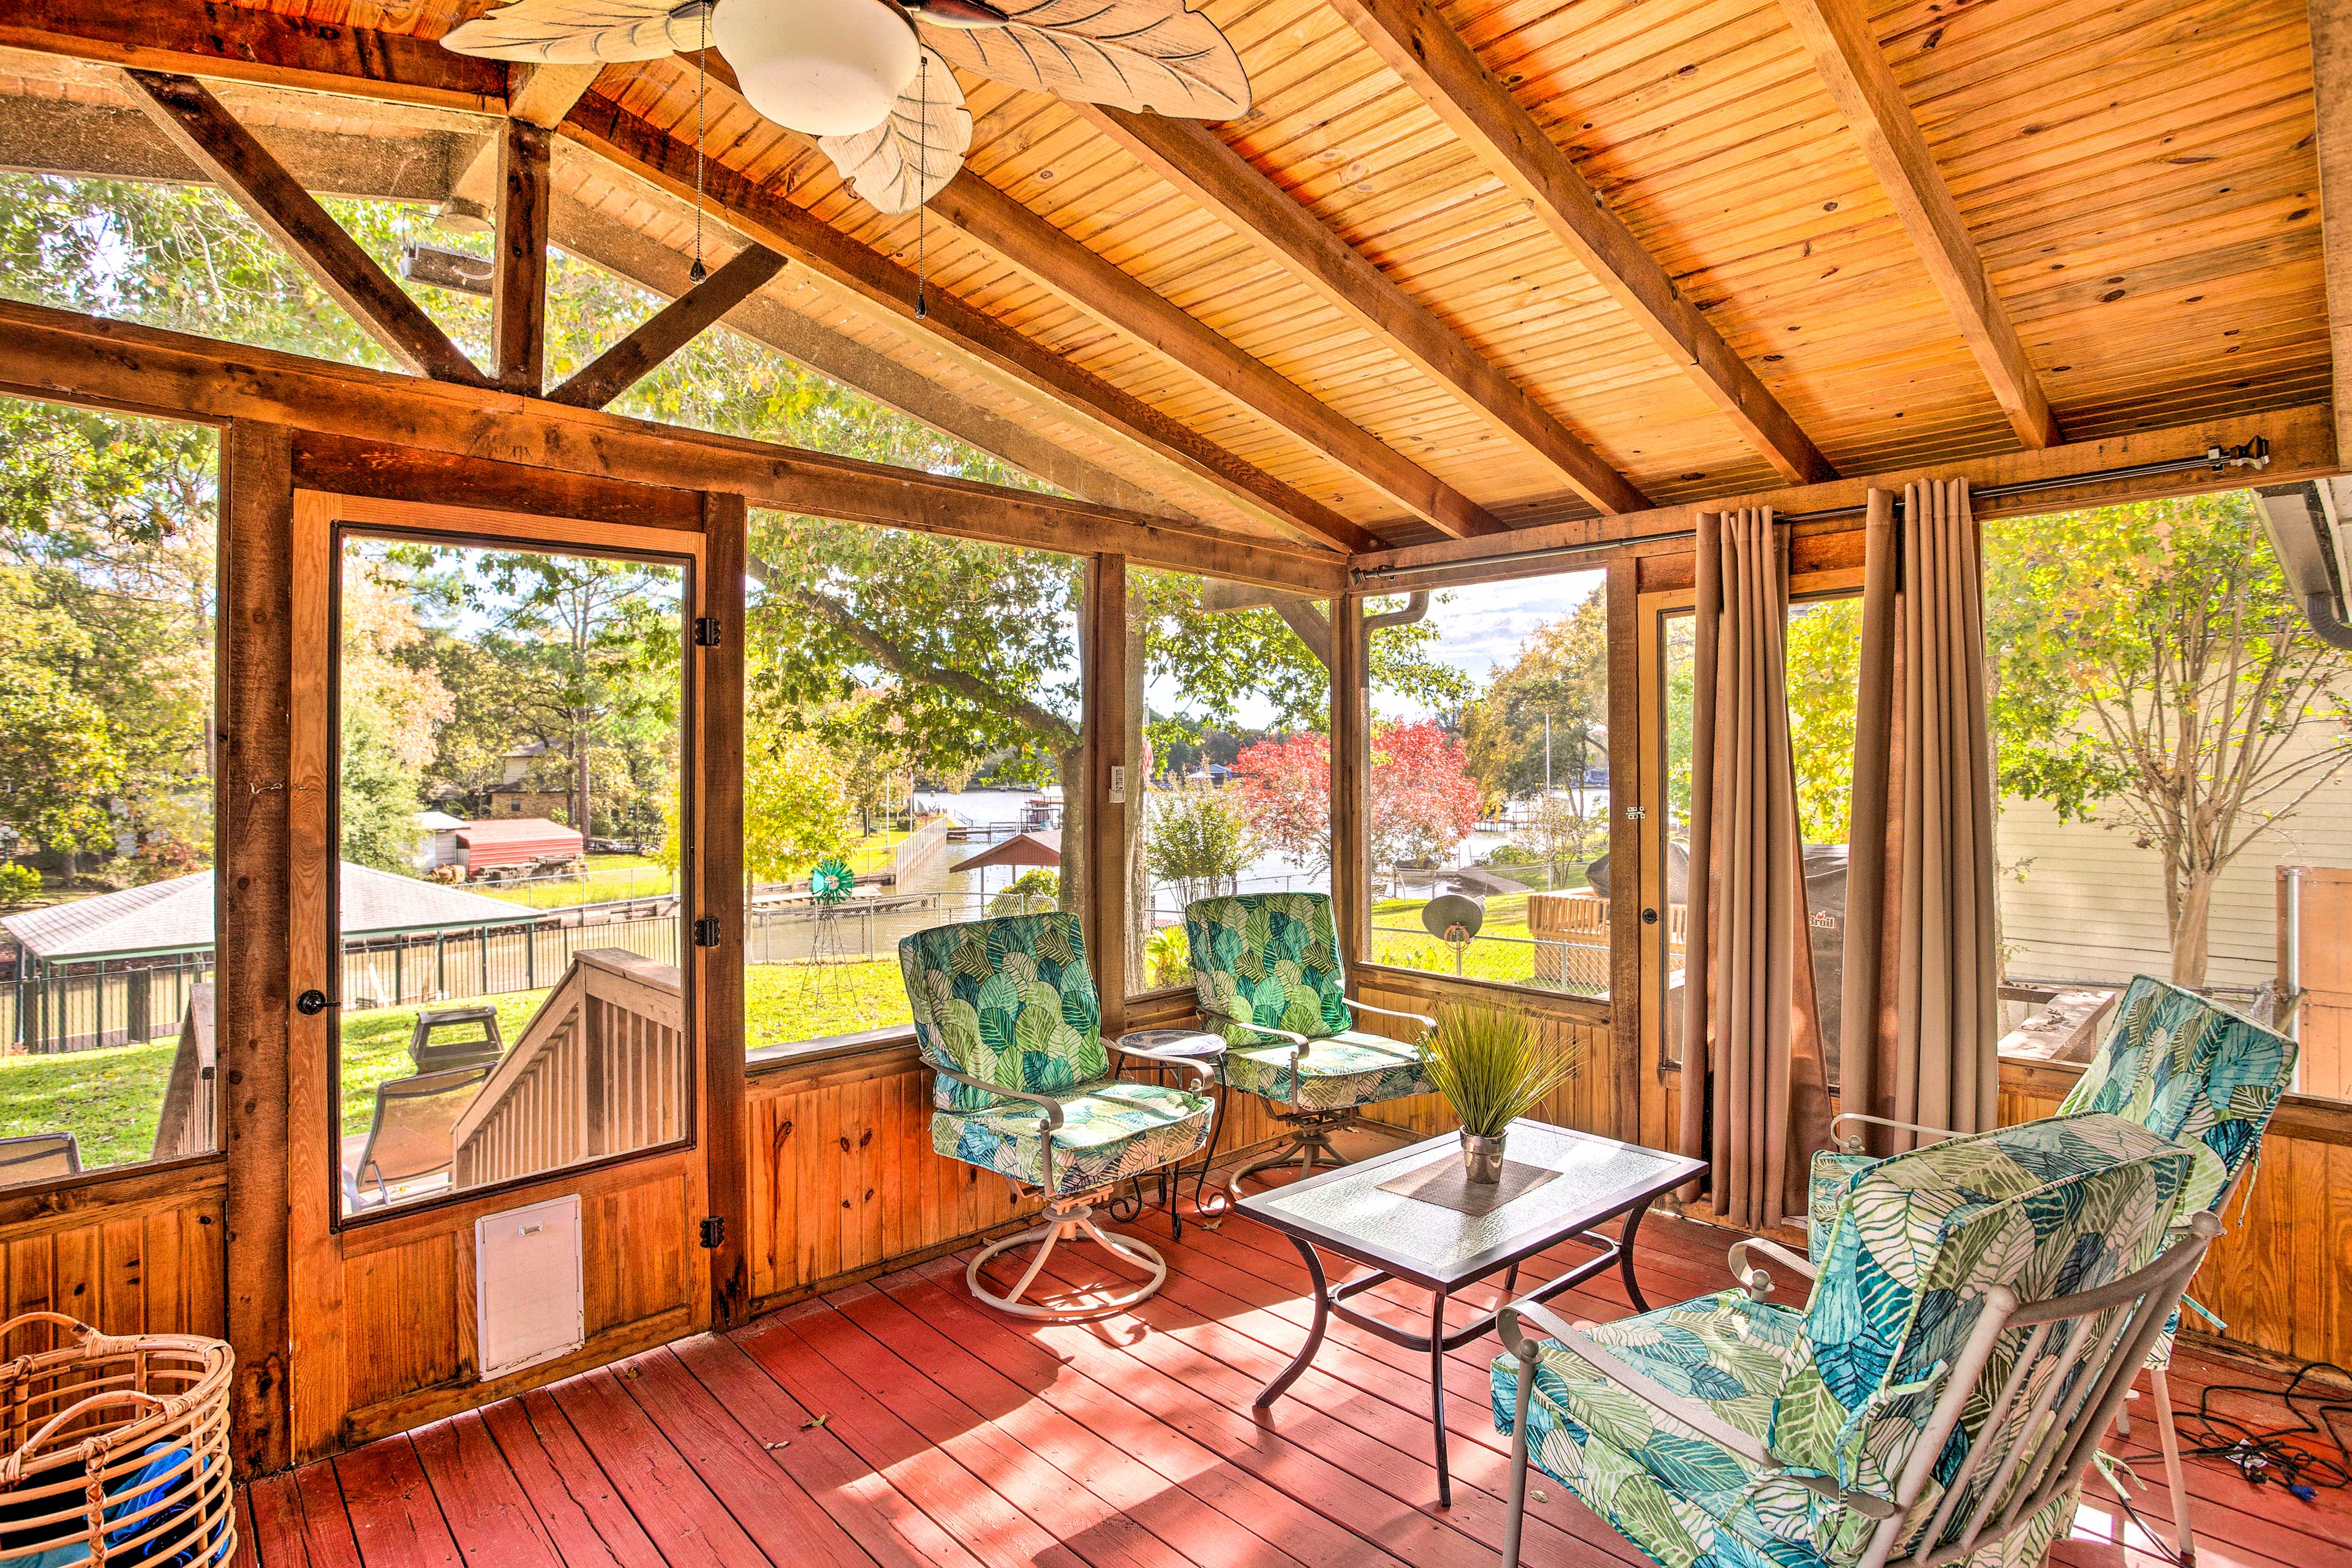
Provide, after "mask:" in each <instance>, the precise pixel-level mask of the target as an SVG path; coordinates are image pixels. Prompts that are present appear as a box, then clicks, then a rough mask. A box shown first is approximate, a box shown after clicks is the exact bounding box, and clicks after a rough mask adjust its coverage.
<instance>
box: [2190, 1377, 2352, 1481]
mask: <svg viewBox="0 0 2352 1568" xmlns="http://www.w3.org/2000/svg"><path fill="white" fill-rule="evenodd" d="M2319 1372H2332V1373H2335V1374H2336V1376H2337V1377H2339V1378H2342V1379H2344V1380H2345V1381H2346V1382H2347V1383H2352V1373H2347V1372H2346V1371H2345V1370H2344V1369H2343V1368H2342V1367H2340V1366H2338V1365H2336V1363H2334V1362H2326V1361H2315V1362H2306V1363H2304V1364H2303V1365H2302V1366H2301V1367H2300V1368H2298V1369H2297V1370H2296V1372H2295V1374H2294V1376H2293V1377H2291V1378H2289V1379H2288V1380H2287V1384H2286V1386H2285V1387H2284V1388H2265V1387H2263V1385H2262V1384H2249V1383H2217V1384H2211V1385H2210V1386H2208V1387H2207V1388H2206V1389H2205V1391H2204V1392H2203V1393H2202V1394H2200V1395H2199V1396H2198V1399H2197V1414H2196V1415H2194V1416H2193V1417H2190V1418H2189V1420H2184V1421H2182V1422H2181V1423H2180V1426H2181V1436H2182V1437H2183V1439H2184V1443H2183V1447H2182V1448H2181V1458H2198V1459H2219V1460H2221V1462H2222V1463H2224V1464H2226V1465H2230V1466H2231V1467H2233V1468H2236V1470H2237V1471H2238V1473H2239V1474H2240V1475H2242V1476H2244V1477H2245V1478H2246V1481H2247V1483H2248V1484H2249V1485H2252V1486H2257V1487H2260V1486H2271V1485H2277V1486H2282V1487H2284V1488H2285V1489H2287V1490H2288V1491H2289V1492H2291V1493H2293V1494H2294V1496H2296V1497H2298V1498H2301V1499H2302V1500H2304V1501H2305V1502H2309V1501H2311V1500H2313V1499H2314V1498H2315V1497H2316V1496H2317V1495H2318V1494H2319V1493H2320V1492H2321V1491H2323V1490H2328V1491H2335V1490H2340V1489H2344V1488H2346V1487H2352V1469H2347V1468H2346V1459H2345V1457H2344V1456H2345V1455H2347V1453H2352V1441H2347V1432H2352V1394H2338V1393H2336V1392H2335V1391H2334V1390H2332V1389H2323V1390H2322V1391H2320V1392H2316V1393H2305V1392H2303V1389H2304V1384H2305V1383H2306V1382H2308V1381H2311V1380H2312V1374H2313V1373H2319ZM2217 1395H2218V1396H2233V1397H2238V1398H2244V1399H2276V1400H2278V1401H2279V1402H2280V1403H2281V1404H2283V1405H2285V1406H2286V1413H2287V1415H2288V1416H2289V1417H2290V1420H2291V1424H2290V1425H2286V1426H2270V1427H2258V1426H2253V1425H2252V1424H2251V1423H2249V1422H2247V1421H2243V1420H2241V1419H2239V1418H2238V1417H2237V1416H2234V1415H2227V1414H2225V1413H2223V1412H2221V1411H2219V1410H2216V1409H2215V1408H2214V1407H2213V1401H2214V1399H2215V1397H2216V1396H2217ZM2298 1401H2300V1402H2301V1403H2298ZM2305 1406H2309V1409H2308V1412H2307V1413H2306V1411H2305ZM2190 1421H2193V1422H2194V1423H2195V1425H2194V1426H2191V1425H2190V1424H2189V1423H2190ZM2338 1422H2342V1423H2343V1425H2342V1426H2338V1425H2337V1423H2338ZM2303 1437H2316V1438H2323V1439H2325V1440H2326V1442H2327V1443H2328V1444H2330V1445H2332V1446H2333V1447H2335V1449H2336V1452H2335V1453H2334V1454H2333V1455H2330V1454H2326V1453H2322V1452H2320V1451H2318V1450H2317V1449H2316V1448H2315V1447H2312V1446H2310V1445H2309V1444H2306V1443H2302V1442H2298V1441H2296V1439H2297V1438H2303Z"/></svg>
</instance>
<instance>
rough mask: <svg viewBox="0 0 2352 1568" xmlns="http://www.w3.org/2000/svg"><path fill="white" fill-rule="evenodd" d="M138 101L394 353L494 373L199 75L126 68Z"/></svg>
mask: <svg viewBox="0 0 2352 1568" xmlns="http://www.w3.org/2000/svg"><path fill="white" fill-rule="evenodd" d="M123 76H124V78H125V79H127V80H128V81H129V82H130V84H131V98H132V101H134V102H136V103H137V104H138V105H139V106H140V107H141V108H142V109H144V110H147V112H148V114H149V116H150V117H151V118H152V120H153V121H155V123H156V124H157V125H158V126H160V127H162V129H163V134H164V135H165V136H167V137H169V138H170V139H171V141H172V142H173V145H174V146H176V147H178V148H179V150H180V151H181V152H182V153H184V154H186V156H187V157H188V159H189V160H190V161H191V162H193V163H194V164H195V165H196V166H197V167H198V168H200V169H202V170H204V171H205V174H208V175H210V176H211V177H212V179H213V181H214V183H215V184H218V185H219V186H220V187H221V189H222V190H224V191H226V193H228V195H230V196H232V197H234V198H235V199H236V204H237V205H239V206H241V207H243V208H244V209H245V210H246V211H247V213H248V214H250V215H251V216H252V218H253V221H254V222H256V223H257V224H259V225H260V226H261V227H262V229H263V231H264V232H265V233H267V234H268V235H269V236H270V237H272V238H274V239H276V240H277V241H278V243H279V244H280V245H283V246H284V247H286V249H287V251H288V253H289V255H291V256H292V257H293V258H294V259H295V260H296V261H298V262H299V263H300V264H301V266H302V269H303V270H304V271H306V272H308V273H310V276H311V277H312V278H313V279H316V280H317V282H318V285H319V287H320V288H321V289H325V290H326V291H327V292H328V294H330V295H331V296H332V297H333V299H334V300H335V302H336V303H337V304H339V305H341V306H342V307H343V309H345V310H349V311H350V312H351V313H352V316H354V317H355V318H357V320H358V321H359V322H360V324H361V325H362V326H363V327H365V328H366V329H367V330H368V331H370V332H371V333H373V335H374V336H375V338H376V340H377V341H378V342H382V343H383V346H384V347H385V349H386V350H388V351H389V352H390V353H391V354H392V356H393V357H394V359H397V360H398V361H400V363H403V364H404V365H406V366H407V367H408V368H409V369H411V370H413V371H416V372H418V373H420V374H425V375H430V376H432V377H434V378H435V379H436V380H440V381H455V382H463V383H467V384H473V385H480V384H483V383H484V382H485V381H486V380H487V379H488V378H487V377H485V376H484V375H483V374H482V373H481V372H480V371H478V370H477V369H475V368H474V363H473V362H472V361H471V360H469V359H467V357H466V356H465V355H464V354H463V353H459V352H458V349H457V344H455V343H453V342H450V341H449V337H448V334H447V333H446V332H444V331H442V330H441V329H440V328H439V327H437V326H436V325H434V323H433V319H432V318H431V317H430V316H427V315H426V314H425V310H424V307H423V306H421V305H419V304H417V302H416V301H415V300H412V299H410V298H409V296H408V293H407V291H406V290H405V289H402V288H401V286H400V285H399V284H398V283H397V282H395V281H394V279H392V278H391V277H390V276H388V275H387V274H386V273H385V272H384V270H383V268H381V267H378V266H377V265H376V264H375V260H374V258H372V257H371V256H369V255H368V253H367V252H366V251H364V250H362V249H361V248H360V244H359V241H357V240H355V239H353V238H352V237H351V236H350V235H349V234H348V233H346V232H345V231H344V229H343V226H342V225H341V224H339V223H337V222H336V221H335V220H334V218H333V217H332V216H330V215H329V214H328V212H327V209H326V208H324V207H322V206H320V205H319V203H318V199H317V198H316V197H314V196H312V195H310V192H308V191H306V190H304V189H303V188H302V187H301V185H300V184H299V183H297V182H296V180H295V179H294V176H292V175H291V174H288V173H287V172H286V169H285V166H284V165H282V164H281V163H278V160H277V159H276V158H275V157H273V156H271V154H270V153H269V150H268V148H266V147H264V146H262V144H261V143H260V142H258V141H257V140H255V138H254V134H253V132H250V131H247V129H246V128H245V127H244V126H243V125H242V124H241V123H239V122H238V121H237V119H236V116H235V115H232V114H231V113H229V111H228V110H226V109H224V108H222V107H221V102H220V100H218V99H216V98H215V97H214V96H213V95H212V93H211V92H210V90H208V89H206V88H205V85H204V83H202V82H200V81H198V80H196V79H194V77H185V76H172V75H167V74H164V73H163V72H158V71H148V70H135V69H134V70H127V71H125V72H124V73H123Z"/></svg>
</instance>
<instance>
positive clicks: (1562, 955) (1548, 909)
mask: <svg viewBox="0 0 2352 1568" xmlns="http://www.w3.org/2000/svg"><path fill="white" fill-rule="evenodd" d="M1689 931H1690V906H1689V905H1687V904H1671V905H1669V906H1667V909H1666V942H1667V963H1668V965H1669V966H1670V967H1672V968H1675V969H1679V968H1681V967H1682V960H1683V948H1684V947H1685V943H1686V941H1687V939H1688V936H1689ZM1528 935H1530V936H1532V937H1534V938H1535V940H1536V984H1538V985H1542V986H1548V987H1549V988H1550V989H1552V990H1554V991H1571V992H1587V993H1591V994H1600V995H1605V994H1608V990H1609V900H1607V899H1604V898H1601V897H1600V896H1598V895H1597V894H1593V893H1588V892H1568V893H1545V892H1537V893H1529V894H1528Z"/></svg>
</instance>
